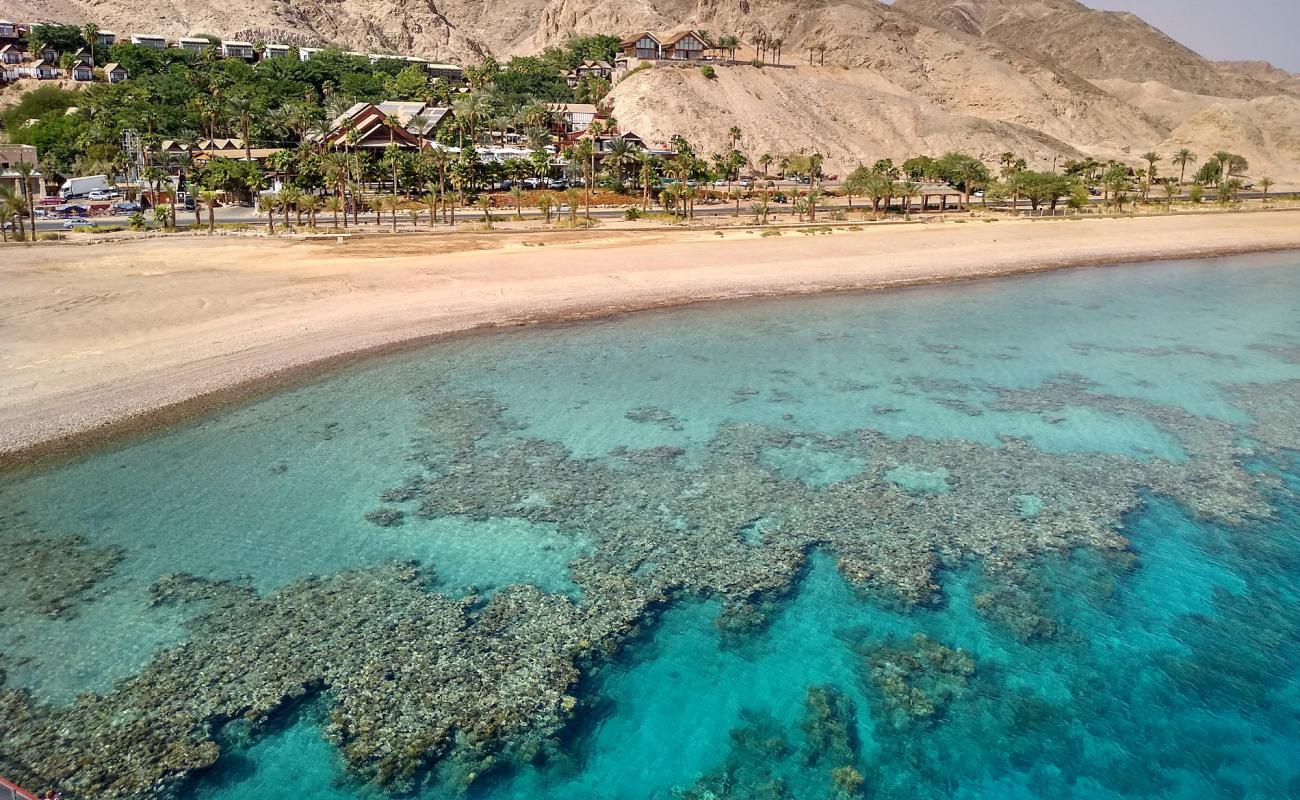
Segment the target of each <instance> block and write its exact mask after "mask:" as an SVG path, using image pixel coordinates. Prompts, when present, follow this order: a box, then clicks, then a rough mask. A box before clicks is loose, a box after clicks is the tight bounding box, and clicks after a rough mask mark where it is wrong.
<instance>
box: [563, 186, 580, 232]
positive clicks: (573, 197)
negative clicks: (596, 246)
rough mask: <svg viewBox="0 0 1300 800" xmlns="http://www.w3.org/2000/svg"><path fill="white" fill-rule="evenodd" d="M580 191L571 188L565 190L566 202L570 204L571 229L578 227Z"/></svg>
mask: <svg viewBox="0 0 1300 800" xmlns="http://www.w3.org/2000/svg"><path fill="white" fill-rule="evenodd" d="M578 197H579V195H578V190H577V189H574V188H569V189H565V190H564V201H565V202H566V203H568V204H569V227H571V228H576V227H578Z"/></svg>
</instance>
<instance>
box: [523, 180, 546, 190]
mask: <svg viewBox="0 0 1300 800" xmlns="http://www.w3.org/2000/svg"><path fill="white" fill-rule="evenodd" d="M544 186H546V181H545V180H543V179H541V178H524V188H525V189H541V188H542V187H544Z"/></svg>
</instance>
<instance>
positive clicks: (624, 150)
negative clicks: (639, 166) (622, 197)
mask: <svg viewBox="0 0 1300 800" xmlns="http://www.w3.org/2000/svg"><path fill="white" fill-rule="evenodd" d="M636 159H637V156H636V153H635V152H634V149H633V147H632V145H630V144H628V142H627V140H626V139H624V138H623V137H622V136H617V137H615V138H614V139H612V140H611V141H610V143H609V151H608V152H607V153H605V163H606V164H608V165H609V167H610V169H612V170H613V172H614V183H615V185H617V186H618V187H619V188H620V190H621V188H622V186H623V174H624V173H625V172H626V171H627V167H628V166H629V165H631V164H633V163H635V162H636Z"/></svg>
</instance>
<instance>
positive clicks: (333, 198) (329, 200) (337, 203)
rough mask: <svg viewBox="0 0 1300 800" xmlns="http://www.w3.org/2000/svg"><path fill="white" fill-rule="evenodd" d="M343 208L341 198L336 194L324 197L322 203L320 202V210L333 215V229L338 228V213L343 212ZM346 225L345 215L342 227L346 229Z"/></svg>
mask: <svg viewBox="0 0 1300 800" xmlns="http://www.w3.org/2000/svg"><path fill="white" fill-rule="evenodd" d="M344 207H345V206H344V203H343V198H342V197H339V196H338V195H336V194H332V195H330V196H329V197H326V198H325V199H324V201H322V202H321V208H323V209H325V210H326V211H329V212H332V213H333V214H334V227H335V228H337V227H338V226H339V212H340V211H343V210H344ZM347 224H348V218H347V215H346V214H345V215H344V216H343V226H344V227H347Z"/></svg>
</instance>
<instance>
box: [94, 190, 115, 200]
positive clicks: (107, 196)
mask: <svg viewBox="0 0 1300 800" xmlns="http://www.w3.org/2000/svg"><path fill="white" fill-rule="evenodd" d="M121 196H122V193H121V192H119V191H118V190H116V189H96V190H95V191H93V192H91V193H90V194H88V195H86V199H88V200H116V199H117V198H119V197H121Z"/></svg>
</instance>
